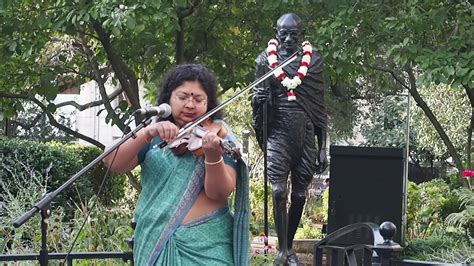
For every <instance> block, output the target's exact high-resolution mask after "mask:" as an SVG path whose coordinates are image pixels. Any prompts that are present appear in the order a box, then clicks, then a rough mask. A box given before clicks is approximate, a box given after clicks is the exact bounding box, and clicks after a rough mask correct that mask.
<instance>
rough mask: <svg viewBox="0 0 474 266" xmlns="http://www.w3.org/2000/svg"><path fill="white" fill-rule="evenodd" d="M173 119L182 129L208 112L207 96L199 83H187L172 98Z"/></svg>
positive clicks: (173, 93) (178, 88) (176, 90)
mask: <svg viewBox="0 0 474 266" xmlns="http://www.w3.org/2000/svg"><path fill="white" fill-rule="evenodd" d="M170 105H171V111H172V115H173V119H174V121H175V123H176V125H177V126H178V127H182V126H184V125H186V124H187V123H189V122H192V121H194V120H195V119H196V118H198V117H200V116H201V115H203V114H205V113H206V111H207V94H206V92H205V91H204V89H203V88H202V86H201V84H200V83H199V82H198V81H185V82H184V83H183V84H182V85H181V86H179V87H177V88H176V89H175V90H174V91H173V92H172V93H171V98H170Z"/></svg>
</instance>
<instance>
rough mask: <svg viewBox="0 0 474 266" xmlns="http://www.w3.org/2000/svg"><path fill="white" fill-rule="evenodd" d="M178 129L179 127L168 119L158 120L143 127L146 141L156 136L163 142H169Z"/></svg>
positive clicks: (174, 136)
mask: <svg viewBox="0 0 474 266" xmlns="http://www.w3.org/2000/svg"><path fill="white" fill-rule="evenodd" d="M178 131H179V128H178V127H177V126H176V125H175V124H173V123H171V122H170V121H160V122H158V123H154V124H151V125H149V126H147V127H146V128H144V135H145V139H146V140H147V141H148V142H149V141H151V139H152V138H153V137H156V136H158V137H160V138H161V139H162V140H164V141H165V142H171V141H172V140H173V139H175V138H176V136H177V135H178Z"/></svg>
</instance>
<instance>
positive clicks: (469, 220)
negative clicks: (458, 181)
mask: <svg viewBox="0 0 474 266" xmlns="http://www.w3.org/2000/svg"><path fill="white" fill-rule="evenodd" d="M455 194H456V196H457V199H458V200H459V208H458V209H457V210H454V211H452V212H450V214H449V215H448V216H447V217H446V223H447V224H448V225H452V226H457V227H460V228H464V229H465V230H466V232H467V234H468V235H470V236H471V237H473V236H474V191H473V190H472V189H467V188H461V189H459V190H457V191H455ZM473 240H474V239H473Z"/></svg>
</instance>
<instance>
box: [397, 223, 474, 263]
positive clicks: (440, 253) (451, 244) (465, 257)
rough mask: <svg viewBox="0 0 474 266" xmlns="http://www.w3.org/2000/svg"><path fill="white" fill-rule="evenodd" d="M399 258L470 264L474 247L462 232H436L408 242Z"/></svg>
mask: <svg viewBox="0 0 474 266" xmlns="http://www.w3.org/2000/svg"><path fill="white" fill-rule="evenodd" d="M401 256H402V257H403V258H409V259H415V260H427V261H439V262H445V263H472V262H473V261H474V247H473V246H472V244H470V243H469V240H468V238H467V236H466V235H465V234H464V233H463V232H460V231H458V230H454V231H448V230H438V231H437V232H435V233H434V234H432V235H431V236H429V237H427V238H425V239H415V240H411V241H409V242H408V245H407V246H406V247H405V248H404V249H403V251H402V254H401Z"/></svg>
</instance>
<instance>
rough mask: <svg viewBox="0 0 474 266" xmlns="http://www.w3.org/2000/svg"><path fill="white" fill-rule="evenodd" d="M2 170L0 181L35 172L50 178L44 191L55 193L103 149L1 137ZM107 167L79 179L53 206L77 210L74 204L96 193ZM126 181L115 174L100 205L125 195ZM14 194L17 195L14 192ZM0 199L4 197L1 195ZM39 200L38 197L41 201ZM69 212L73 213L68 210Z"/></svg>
mask: <svg viewBox="0 0 474 266" xmlns="http://www.w3.org/2000/svg"><path fill="white" fill-rule="evenodd" d="M0 150H1V151H2V153H1V162H2V170H0V179H2V180H8V179H10V178H11V177H12V176H15V175H18V174H20V173H21V174H24V172H25V171H33V172H35V173H38V174H40V175H42V176H45V177H48V179H47V182H46V183H45V184H44V192H46V191H48V192H49V191H52V190H54V189H56V188H58V187H59V186H60V185H62V184H64V182H66V180H68V179H69V178H70V177H71V176H72V175H74V174H76V173H77V172H78V171H79V170H81V169H82V167H84V166H85V165H86V164H88V163H89V162H90V161H92V159H94V158H95V157H97V156H98V155H99V154H100V153H101V150H100V149H98V148H93V147H80V146H77V147H74V146H66V145H63V144H60V143H55V142H51V143H38V142H34V141H24V140H17V139H4V138H0ZM104 173H105V168H104V166H103V165H97V166H95V167H93V169H91V171H90V172H88V173H86V174H85V175H84V176H81V177H79V178H78V179H77V180H76V182H75V183H74V184H73V185H72V187H70V188H69V189H68V190H66V191H63V193H62V194H59V195H58V197H57V198H56V199H55V200H54V201H53V206H61V207H63V208H65V209H66V210H70V209H71V207H72V209H75V207H74V206H75V205H76V204H78V205H80V204H81V203H82V204H85V203H84V202H85V201H87V200H88V199H89V198H91V197H92V196H93V195H94V193H97V191H98V187H99V185H100V182H101V180H102V179H103V176H104ZM125 181H126V178H125V176H123V175H113V178H109V180H108V181H107V183H106V186H105V189H106V190H105V193H104V194H103V195H100V199H101V202H103V203H105V204H108V205H110V204H112V203H113V202H114V201H116V200H118V199H120V198H122V197H123V195H124V190H123V189H124V185H125ZM12 193H15V192H14V191H12ZM0 196H1V195H0ZM37 200H39V197H38V199H37ZM67 213H69V214H71V213H70V212H69V211H67Z"/></svg>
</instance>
